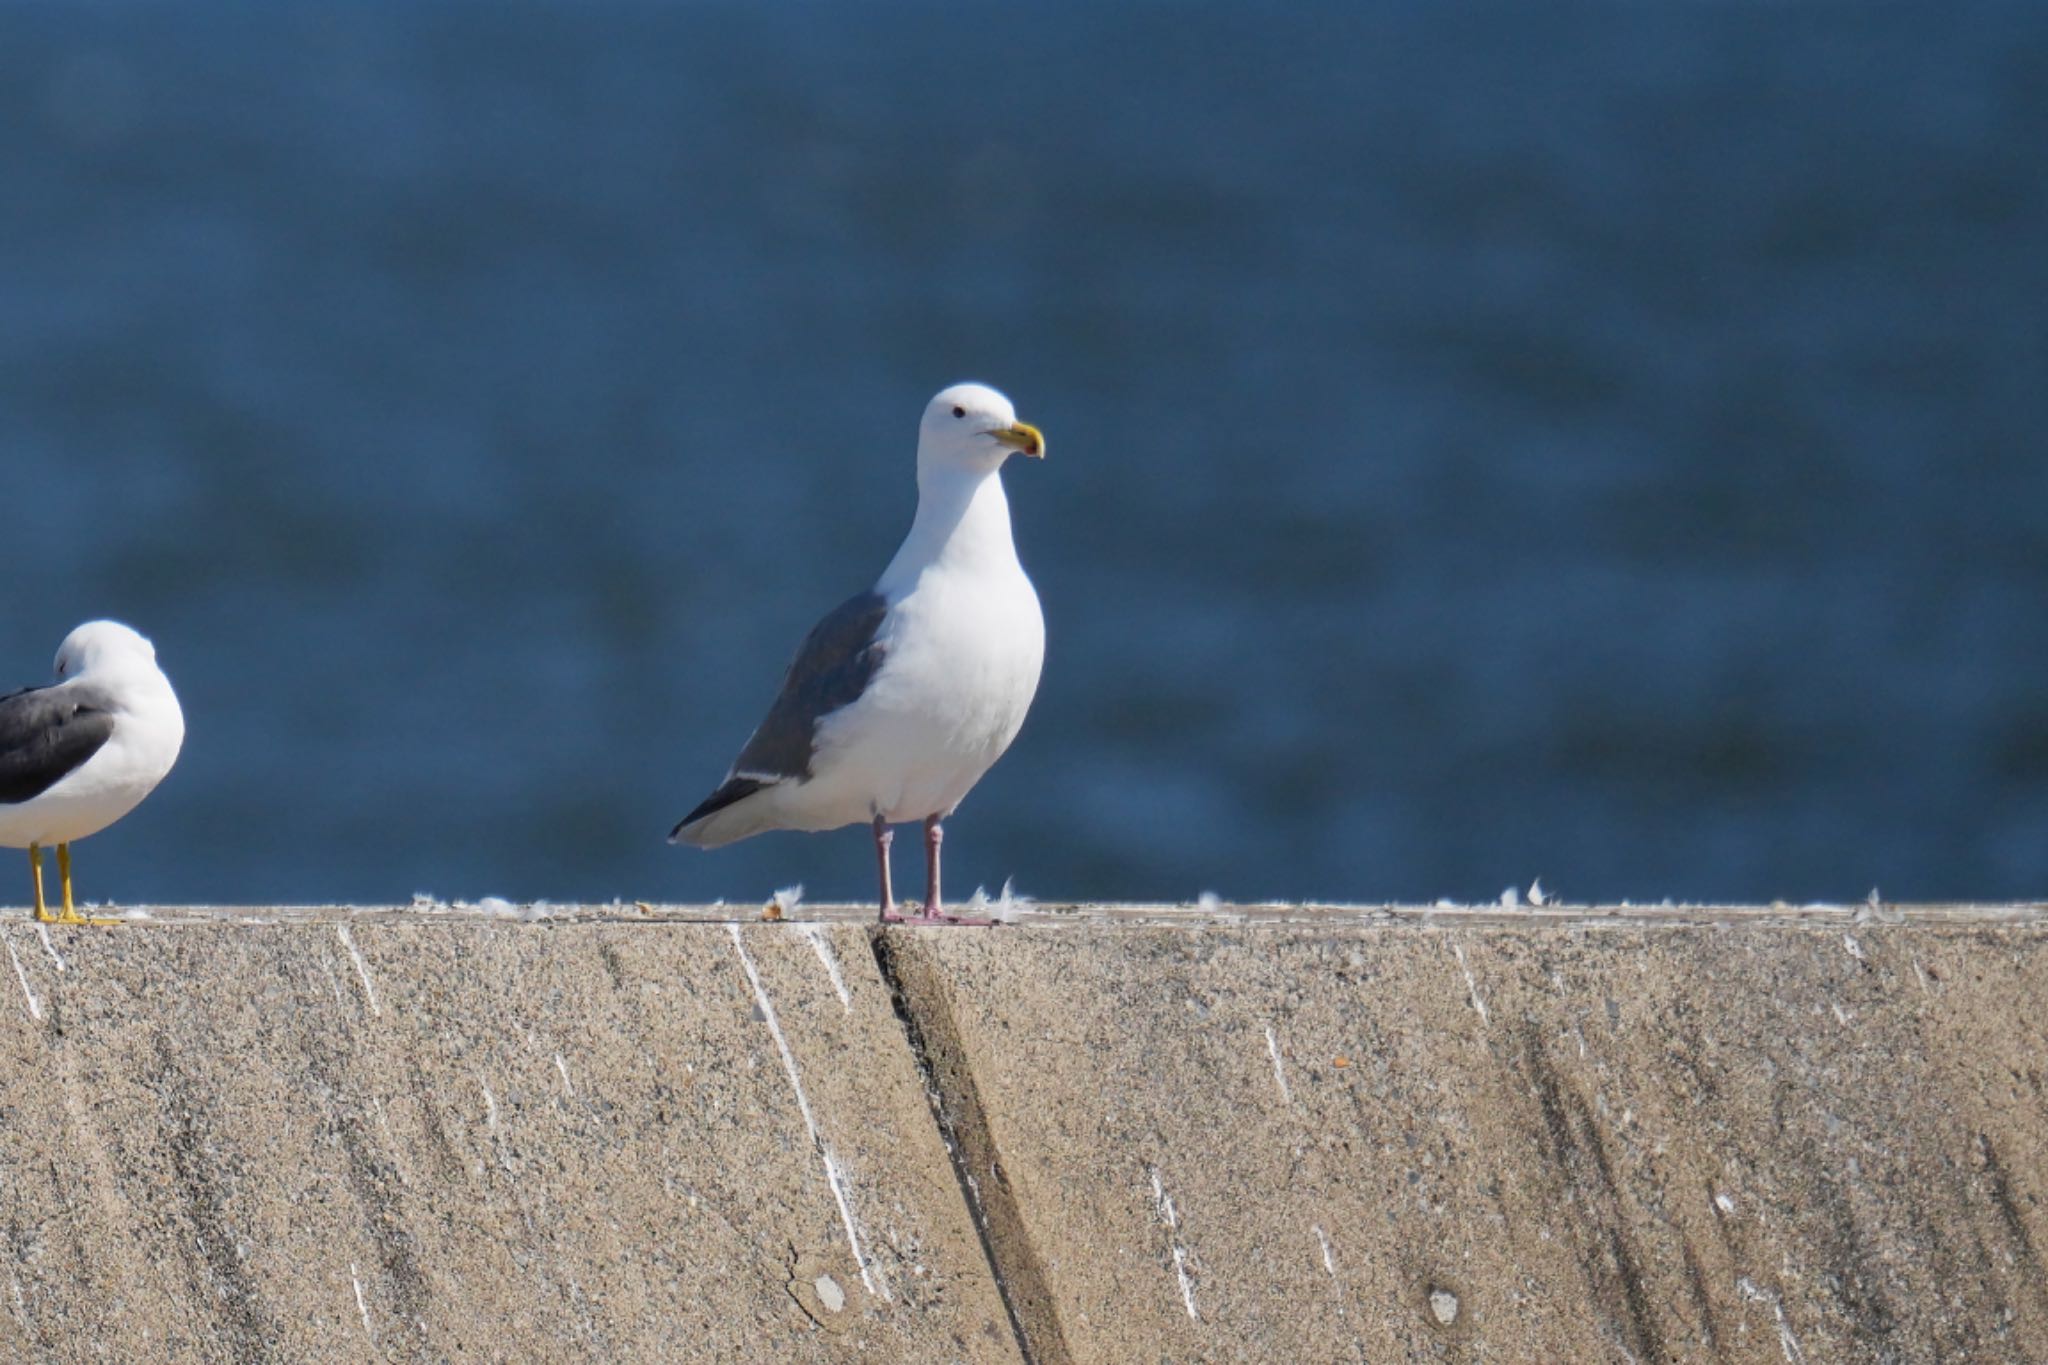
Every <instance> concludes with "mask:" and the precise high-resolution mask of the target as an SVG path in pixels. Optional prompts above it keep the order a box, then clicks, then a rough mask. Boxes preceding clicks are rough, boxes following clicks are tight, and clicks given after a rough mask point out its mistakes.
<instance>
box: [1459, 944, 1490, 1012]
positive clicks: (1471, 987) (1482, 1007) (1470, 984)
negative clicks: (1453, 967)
mask: <svg viewBox="0 0 2048 1365" xmlns="http://www.w3.org/2000/svg"><path fill="white" fill-rule="evenodd" d="M1451 951H1452V952H1453V953H1456V954H1457V955H1458V970H1459V971H1461V972H1463V973H1464V974H1465V989H1466V990H1468V991H1470V992H1471V993H1472V1008H1473V1009H1475V1010H1478V1011H1479V1022H1480V1023H1482V1024H1489V1023H1492V1022H1493V1021H1492V1019H1491V1018H1490V1017H1489V1016H1488V1015H1487V1013H1486V1002H1485V1001H1484V1000H1482V999H1480V998H1479V983H1478V982H1477V981H1474V980H1473V979H1472V968H1471V967H1469V966H1467V965H1466V963H1465V945H1464V944H1462V943H1453V944H1452V945H1451Z"/></svg>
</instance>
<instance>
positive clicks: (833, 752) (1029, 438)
mask: <svg viewBox="0 0 2048 1365" xmlns="http://www.w3.org/2000/svg"><path fill="white" fill-rule="evenodd" d="M1018 452H1022V453H1023V454H1025V455H1029V456H1033V457H1042V456H1043V455H1044V454H1045V438H1044V437H1043V436H1041V435H1040V434H1039V431H1038V429H1037V428H1036V427H1034V426H1031V425H1030V424H1029V423H1026V422H1020V421H1018V420H1017V414H1016V411H1015V409H1013V408H1012V407H1011V405H1010V400H1009V399H1007V398H1005V397H1003V395H1001V394H1000V393H997V392H996V391H995V390H994V389H991V388H988V387H986V386H984V385H981V384H956V385H954V386H953V387H952V388H949V389H947V390H945V391H944V392H942V393H940V394H939V395H938V396H937V397H936V398H934V399H932V401H931V403H930V404H929V405H928V406H927V407H926V408H925V413H924V420H923V422H922V423H921V424H920V426H919V428H918V442H917V489H918V498H917V515H916V517H915V519H914V520H913V521H912V523H911V528H910V534H909V535H908V536H907V537H906V538H905V539H904V542H903V545H902V548H900V549H899V550H897V552H896V557H895V558H894V559H893V560H891V561H890V563H889V567H888V568H887V569H885V570H883V572H882V576H881V578H880V579H879V580H877V582H876V583H875V586H874V587H873V588H872V589H870V590H869V591H867V592H864V593H861V594H860V595H858V596H856V597H852V598H849V599H848V600H847V601H845V602H843V603H841V604H840V606H839V607H838V608H837V609H835V610H834V611H833V612H832V613H831V614H830V615H828V616H827V617H825V619H824V620H823V621H820V622H819V623H818V624H817V626H816V627H814V628H813V629H812V631H811V633H810V634H809V635H808V636H807V637H805V639H804V643H803V647H802V648H801V649H799V650H798V651H797V656H796V659H795V661H794V662H793V663H791V664H790V666H789V672H788V673H787V675H785V676H784V678H783V680H782V691H781V693H780V694H779V695H778V696H777V697H776V699H775V702H774V704H773V705H772V706H770V707H769V708H768V716H767V718H766V719H765V720H763V721H762V722H761V724H760V726H759V727H758V728H757V729H756V730H755V731H754V734H753V737H752V738H750V739H749V740H748V741H747V743H746V745H745V747H744V748H742V749H741V750H740V755H739V757H738V759H736V760H735V761H734V762H733V765H732V768H731V770H730V771H728V772H727V773H726V776H725V780H724V782H722V783H720V784H719V786H718V789H717V790H716V791H714V792H712V793H711V795H710V796H708V797H706V798H705V799H704V800H703V802H702V803H700V804H699V805H698V806H697V808H696V809H695V810H693V811H691V812H690V813H689V814H688V815H686V816H684V817H683V819H682V821H681V823H679V824H678V825H677V826H676V827H675V829H674V830H673V831H672V832H671V833H670V835H669V839H670V842H672V843H688V844H695V845H697V846H698V847H700V848H716V847H718V846H719V845H721V844H729V843H732V842H733V841H734V840H737V839H745V838H748V837H749V836H751V835H755V834H760V833H764V832H765V831H768V830H776V829H796V830H824V829H837V828H839V827H840V826H842V825H850V824H856V823H861V822H865V823H867V824H868V825H869V826H870V828H871V829H872V831H873V833H874V842H875V859H876V867H877V872H878V876H879V880H880V897H879V898H880V901H881V914H882V919H883V920H884V921H885V922H890V923H897V922H904V921H905V920H906V919H907V920H908V921H909V922H914V923H925V924H932V923H946V924H961V923H968V922H969V921H966V920H963V919H961V918H960V917H958V916H954V915H948V914H947V913H946V912H945V906H944V903H943V901H942V900H941V898H940V891H939V846H940V843H941V841H942V840H943V838H944V830H943V828H942V823H941V822H943V821H944V820H945V819H946V818H947V817H948V816H950V815H951V814H952V813H953V811H954V810H955V808H957V807H958V806H959V804H960V802H961V800H962V798H964V797H965V796H966V795H967V793H968V791H969V789H971V788H972V787H973V786H974V784H975V783H976V782H978V781H980V780H981V777H982V774H984V773H986V772H987V771H988V770H989V768H990V766H991V765H993V764H994V763H995V761H996V760H997V759H998V758H1000V757H1001V756H1002V754H1003V751H1004V750H1005V749H1007V748H1009V746H1010V741H1011V740H1013V739H1015V738H1016V736H1017V731H1018V728H1019V727H1021V726H1022V725H1023V723H1024V715H1025V712H1027V711H1028V710H1029V709H1030V707H1031V699H1032V697H1033V695H1034V694H1035V693H1036V692H1037V690H1038V674H1039V667H1040V665H1041V663H1042V662H1043V661H1044V658H1045V618H1044V617H1043V615H1042V614H1041V613H1040V611H1039V606H1038V594H1037V593H1036V592H1035V591H1034V590H1033V589H1032V586H1031V580H1030V579H1029V578H1028V577H1026V576H1025V573H1024V569H1023V566H1022V565H1021V564H1020V563H1019V562H1018V560H1017V548H1016V544H1015V542H1014V541H1013V540H1012V539H1011V536H1010V508H1009V503H1008V500H1007V499H1006V498H1005V497H1004V496H1003V481H1002V477H1001V474H1000V471H1001V469H1002V466H1003V462H1004V461H1005V460H1006V459H1008V458H1009V457H1010V456H1011V455H1012V454H1014V453H1018ZM906 820H918V821H922V822H923V825H924V843H925V870H926V874H927V887H928V889H927V891H926V894H925V901H924V905H923V907H922V910H921V911H920V913H919V914H917V915H915V916H908V917H906V916H902V915H899V914H898V913H897V910H896V904H895V897H894V895H893V894H892V891H891V886H890V876H889V846H890V842H891V839H892V834H891V831H890V826H891V825H892V824H894V823H898V822H901V821H906ZM976 922H985V921H976Z"/></svg>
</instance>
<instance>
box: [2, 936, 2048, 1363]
mask: <svg viewBox="0 0 2048 1365" xmlns="http://www.w3.org/2000/svg"><path fill="white" fill-rule="evenodd" d="M720 913H723V912H721V911H698V912H687V911H677V912H657V913H656V914H654V915H651V916H647V915H640V914H637V913H635V912H633V911H631V910H625V911H620V910H617V909H616V908H613V909H598V910H591V911H582V912H577V913H575V914H570V915H566V916H557V917H555V918H551V919H547V920H543V921H540V922H532V923H526V922H520V921H518V920H516V919H509V918H508V919H487V918H484V917H481V916H478V915H473V914H459V913H454V912H450V911H446V910H443V909H438V908H428V909H422V910H415V911H391V912H379V913H364V912H350V911H339V910H334V911H295V912H274V913H270V914H266V915H264V916H261V917H255V916H251V915H249V914H247V913H241V914H226V913H208V912H196V911H192V912H188V911H179V912H160V913H158V914H156V915H154V916H152V917H151V918H149V919H146V920H139V921H137V922H136V923H133V924H128V925H123V926H120V927H115V928H108V929H92V930H59V931H52V932H49V933H47V934H45V933H44V932H42V931H40V930H38V929H36V928H35V927H33V926H31V925H29V924H27V923H26V922H24V921H23V920H21V919H19V918H10V919H7V920H5V921H0V940H4V943H5V946H6V948H7V952H8V957H9V960H8V961H7V962H6V963H5V964H0V994H6V995H11V996H12V997H13V998H12V1002H11V1005H9V1004H8V1003H7V1002H0V1018H4V1019H5V1022H4V1023H0V1119H4V1132H5V1135H6V1141H5V1143H4V1145H0V1238H4V1239H5V1248H4V1249H5V1253H6V1261H7V1270H8V1276H9V1283H8V1284H6V1285H5V1286H0V1359H5V1360H10V1361H11V1360H23V1361H43V1360H47V1361H74V1360H107V1361H139V1360H180V1361H182V1360H195V1361H200V1360H203V1361H214V1360H218V1361H257V1360H291V1361H298V1360H320V1361H328V1360H335V1361H349V1360H364V1361H443V1360H449V1361H457V1360H505V1361H528V1360H533V1361H539V1360H589V1361H667V1360H689V1359H703V1360H763V1361H766V1360H775V1361H782V1360H794V1361H808V1360H818V1361H826V1360H884V1361H896V1360H902V1361H948V1360H961V1361H994V1360H1016V1359H1020V1358H1024V1359H1032V1360H1036V1361H1040V1362H1054V1361H1067V1360H1072V1361H1131V1360H1146V1361H1153V1360H1173V1361H1181V1360H1239V1359H1253V1360H1285V1361H1295V1360H1314V1361H1321V1360H1371V1361H1384V1360H1396V1359H1412V1360H1447V1361H1461V1360H1480V1359H1492V1360H1574V1361H1604V1360H1615V1361H1621V1360H1631V1359H1633V1360H1639V1361H1649V1360H1695V1359H1697V1360H1740V1361H1748V1360H1755V1361H1773V1362H1776V1361H1792V1362H1820V1361H1833V1360H1901V1361H1917V1360H1930V1361H1931V1360H1957V1359H1969V1360H1973V1361H1996V1360H2013V1361H2020V1360H2042V1359H2048V1268H2044V1266H2043V1264H2042V1261H2041V1257H2040V1252H2039V1250H2038V1249H2037V1248H2039V1247H2041V1246H2042V1245H2043V1244H2044V1243H2043V1239H2044V1238H2048V1211H2044V1209H2043V1208H2042V1205H2041V1202H2040V1201H2041V1199H2042V1197H2043V1195H2044V1194H2048V1123H2044V1119H2048V1111H2044V1099H2043V1089H2042V1085H2043V1081H2042V1076H2043V1071H2044V1069H2048V1010H2044V1009H2043V1002H2044V1001H2048V955H2044V953H2043V943H2044V941H2048V939H2044V933H2043V921H2042V918H2041V916H2040V915H2039V913H2038V912H2037V911H2035V910H2033V909H2023V910H2019V911H2011V910H1999V911H1992V910H1969V909H1946V910H1933V911H1922V912H1914V913H1899V912H1894V911H1891V910H1889V909H1887V910H1884V911H1881V912H1879V911H1870V910H1863V911H1826V910H1816V911H1810V912H1790V911H1785V912H1756V911H1661V912H1639V911H1626V912H1624V911H1584V910H1581V911H1571V912H1562V913H1560V912H1554V911H1543V912H1537V913H1527V914H1513V915H1509V914H1499V915H1484V914H1464V913H1440V912H1430V911H1380V912H1366V911H1337V910H1333V911H1304V910H1299V909H1293V910H1286V911H1281V910H1263V911H1261V910H1253V911H1250V912H1234V911H1216V912H1211V913H1202V914H1195V913H1191V912H1178V913H1177V912H1172V911H1167V910H1156V911H1137V912H1124V911H1115V910H1108V909H1101V908H1090V909H1081V910H1075V911H1071V912H1069V911H1065V910H1061V909H1052V910H1040V911H1039V912H1037V913H1033V914H1031V915H1028V916H1026V917H1025V920H1024V922H1022V923H1019V924H1014V925H1004V926H1001V927H998V928H996V929H993V930H971V929H943V930H890V931H887V932H875V931H873V930H871V929H870V928H869V927H868V926H866V925H864V924H861V923H857V922H854V921H853V920H852V919H851V918H850V917H846V916H831V915H828V916H826V918H825V920H824V922H822V923H806V924H794V925H792V924H761V923H749V924H747V925H745V926H744V927H742V926H739V925H735V924H730V923H726V922H722V921H720V920H718V919H717V918H716V916H717V915H718V914H720ZM803 913H806V914H808V913H810V910H809V908H808V907H806V908H805V910H804V911H803ZM17 988H18V989H17Z"/></svg>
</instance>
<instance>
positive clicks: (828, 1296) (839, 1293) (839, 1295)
mask: <svg viewBox="0 0 2048 1365" xmlns="http://www.w3.org/2000/svg"><path fill="white" fill-rule="evenodd" d="M811 1288H813V1289H815V1290H817V1291H818V1302H819V1303H821V1304H823V1305H824V1306H825V1311H826V1312H828V1313H837V1312H838V1311H839V1310H840V1309H842V1308H844V1307H846V1291H845V1290H844V1289H841V1288H840V1287H839V1281H837V1280H835V1279H833V1278H832V1277H831V1276H830V1275H820V1276H819V1277H818V1278H817V1280H816V1281H815V1282H813V1283H812V1285H811Z"/></svg>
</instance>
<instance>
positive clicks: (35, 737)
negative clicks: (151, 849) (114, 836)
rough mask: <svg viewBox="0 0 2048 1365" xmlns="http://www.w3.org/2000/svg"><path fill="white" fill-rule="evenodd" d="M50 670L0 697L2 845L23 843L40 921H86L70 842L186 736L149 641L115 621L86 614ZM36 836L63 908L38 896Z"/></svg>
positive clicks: (138, 792) (107, 821)
mask: <svg viewBox="0 0 2048 1365" xmlns="http://www.w3.org/2000/svg"><path fill="white" fill-rule="evenodd" d="M56 669H57V681H56V682H54V683H50V684H47V685H45V686H42V687H25V688H23V689H22V690H20V691H19V692H10V693H8V694H7V695H6V696H4V697H0V845H4V846H5V847H8V848H26V849H27V850H28V865H29V873H30V876H31V877H32V878H33V879H34V881H35V891H36V918H37V919H38V920H40V921H42V922H44V923H47V924H87V923H92V922H93V921H89V920H87V919H86V918H85V917H84V916H82V915H80V914H79V913H78V911H77V910H76V909H74V908H73V907H72V904H71V844H72V841H73V840H75V839H83V838H85V837H86V836H87V835H88V834H97V833H99V832H100V831H101V830H103V829H105V828H106V827H107V826H108V825H111V824H113V823H114V822H115V821H116V820H118V819H120V818H121V817H122V816H124V815H126V814H127V813H128V812H129V811H131V810H134V809H135V807H136V806H137V804H139V803H140V802H141V800H142V798H143V797H145V796H147V795H149V794H150V792H151V791H153V790H154V789H155V787H156V784H157V783H159V782H161V781H163V779H164V774H165V773H167V772H169V771H170V770H171V764H173V763H175V762H177V759H178V749H179V747H180V746H182V745H183V744H184V742H185V713H184V712H183V711H181V710H179V709H178V696H177V693H175V692H173V691H171V680H170V679H169V678H166V677H165V676H164V674H163V670H162V669H160V668H158V667H157V666H156V647H155V646H153V645H151V644H150V642H149V641H148V640H145V639H144V638H143V637H142V636H141V635H139V634H137V633H136V632H135V631H134V630H132V629H130V628H129V627H127V626H124V625H122V624H121V623H120V622H118V621H87V622H86V623H85V624H84V625H82V626H80V627H79V628H78V629H76V630H74V631H72V632H71V633H70V634H69V635H67V636H65V637H64V643H63V644H61V645H59V646H58V647H57V665H56ZM44 844H55V845H56V846H57V875H58V877H59V878H60V879H61V880H62V881H63V883H64V913H63V914H61V915H52V914H51V913H50V912H49V909H48V907H46V906H45V905H44V904H43V845H44ZM101 922H103V923H112V922H113V921H101Z"/></svg>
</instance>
